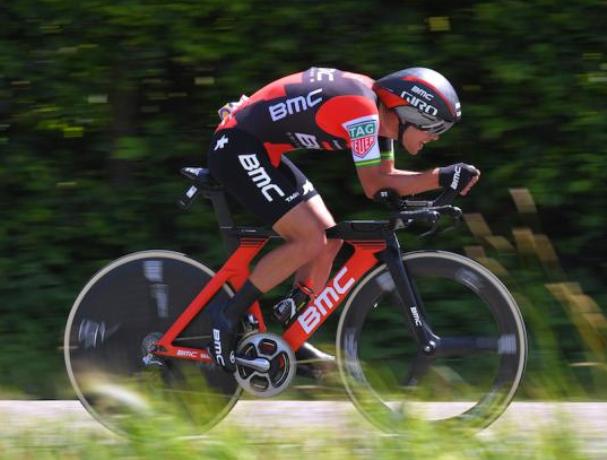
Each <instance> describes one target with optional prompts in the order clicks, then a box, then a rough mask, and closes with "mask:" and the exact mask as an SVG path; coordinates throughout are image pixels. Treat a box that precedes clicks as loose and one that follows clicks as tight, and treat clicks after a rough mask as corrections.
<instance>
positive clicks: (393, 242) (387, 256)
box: [380, 232, 440, 355]
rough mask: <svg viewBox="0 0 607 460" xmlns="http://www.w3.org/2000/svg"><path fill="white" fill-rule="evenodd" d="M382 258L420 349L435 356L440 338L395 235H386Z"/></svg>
mask: <svg viewBox="0 0 607 460" xmlns="http://www.w3.org/2000/svg"><path fill="white" fill-rule="evenodd" d="M380 257H381V258H382V260H383V261H384V262H385V263H386V265H387V267H388V270H389V271H390V274H391V275H392V279H393V281H394V285H395V288H396V292H397V294H398V296H399V297H400V306H401V308H402V310H403V313H404V314H405V316H406V318H407V324H408V325H409V329H410V331H411V334H412V336H413V338H414V339H415V342H416V343H417V345H418V347H419V348H418V349H419V350H420V351H421V352H423V353H424V354H426V355H432V354H434V352H435V351H436V350H437V348H438V346H439V341H440V338H439V337H438V336H437V335H436V334H434V332H433V331H432V328H431V325H430V323H429V321H428V318H427V316H426V311H425V309H424V305H423V303H422V301H421V298H420V297H419V294H418V292H417V290H416V289H415V284H414V282H413V279H412V278H411V276H410V275H409V271H408V270H407V267H406V266H405V264H404V263H403V260H402V258H401V252H400V243H399V242H398V238H397V237H396V234H395V233H393V232H392V233H390V234H388V235H386V249H385V250H384V251H383V252H382V253H381V255H380Z"/></svg>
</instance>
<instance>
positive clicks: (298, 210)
mask: <svg viewBox="0 0 607 460" xmlns="http://www.w3.org/2000/svg"><path fill="white" fill-rule="evenodd" d="M327 215H328V216H329V217H330V214H329V211H328V210H327V209H326V207H325V206H324V203H323V202H322V200H321V199H320V197H319V196H316V197H314V198H312V199H310V200H308V201H303V202H301V203H299V204H298V205H297V206H295V207H294V208H293V209H291V210H290V211H288V212H287V213H286V214H285V215H284V216H283V217H281V218H280V219H279V220H278V221H277V222H276V223H275V224H274V226H273V227H272V228H273V229H274V231H275V232H276V233H278V234H279V235H280V236H282V237H283V238H284V240H285V243H284V244H283V245H281V246H279V247H278V248H276V249H275V250H273V251H271V252H269V253H268V254H266V255H265V256H264V257H263V258H261V259H260V260H259V262H258V263H257V265H256V266H255V269H254V270H253V272H252V273H251V276H250V278H249V280H250V281H251V282H252V283H253V284H254V285H255V286H257V287H258V288H259V290H260V291H262V292H266V291H269V290H270V289H272V288H273V287H275V286H276V285H278V284H279V283H281V282H282V281H284V280H285V279H287V278H288V277H289V276H291V275H292V274H293V273H294V272H295V271H296V270H297V269H298V268H300V267H302V266H304V265H309V266H310V268H313V267H314V263H313V262H311V261H313V260H316V259H319V260H322V261H326V260H327V257H326V256H325V253H326V252H329V253H330V254H334V253H335V252H334V247H335V244H333V243H332V242H331V243H330V242H329V241H328V240H327V237H326V235H325V230H326V229H327V228H328V226H327V223H326V221H327V219H326V216H327ZM331 220H332V219H331ZM329 226H330V225H329ZM331 260H332V258H331ZM310 268H308V269H307V270H306V271H307V273H310V272H311V270H310Z"/></svg>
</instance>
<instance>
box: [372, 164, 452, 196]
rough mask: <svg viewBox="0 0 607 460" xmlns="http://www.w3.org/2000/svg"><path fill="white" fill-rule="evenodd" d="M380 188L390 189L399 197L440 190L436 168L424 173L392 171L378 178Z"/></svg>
mask: <svg viewBox="0 0 607 460" xmlns="http://www.w3.org/2000/svg"><path fill="white" fill-rule="evenodd" d="M379 181H380V183H381V185H380V187H379V188H380V189H381V188H391V189H394V190H396V191H397V192H398V193H399V195H401V196H406V195H414V194H416V193H422V192H427V191H429V190H435V189H438V188H440V186H439V184H438V168H435V169H433V170H430V171H425V172H416V171H405V170H400V169H393V170H392V171H390V172H388V173H383V174H381V175H380V177H379Z"/></svg>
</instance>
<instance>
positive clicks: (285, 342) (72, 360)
mask: <svg viewBox="0 0 607 460" xmlns="http://www.w3.org/2000/svg"><path fill="white" fill-rule="evenodd" d="M182 173H183V174H184V175H185V176H186V177H187V178H188V179H189V180H190V181H191V184H190V186H189V188H188V190H187V192H186V193H185V194H184V196H183V197H182V198H181V200H180V204H181V205H182V207H184V208H187V207H189V206H190V205H191V203H192V202H193V200H194V199H195V198H196V197H197V196H198V195H200V194H202V195H203V196H204V197H206V198H208V199H210V200H211V202H212V204H213V207H214V210H215V215H216V217H217V219H218V222H219V227H220V231H221V234H222V236H223V239H224V242H225V243H226V245H227V247H229V248H230V251H231V255H230V256H229V258H228V259H227V261H226V262H225V264H224V265H223V266H222V267H221V268H220V269H219V271H217V272H214V271H213V270H212V269H211V268H209V267H208V266H206V265H204V264H202V263H200V262H198V261H196V260H194V259H192V258H190V257H187V256H185V255H183V254H180V253H177V252H172V251H164V250H151V251H142V252H136V253H133V254H129V255H126V256H124V257H122V258H119V259H118V260H116V261H114V262H112V263H110V264H109V265H108V266H106V267H105V268H103V269H102V270H100V271H99V272H98V273H97V274H95V275H94V276H93V277H92V279H91V280H90V281H89V282H88V283H87V284H86V286H85V287H84V288H83V290H82V291H81V292H80V294H79V295H78V297H77V299H76V301H75V302H74V305H73V307H72V310H71V312H70V315H69V318H68V321H67V325H66V330H65V339H64V353H65V363H66V367H67V372H68V375H69V378H70V381H71V383H72V385H73V387H74V389H75V392H76V394H77V395H78V398H79V399H80V401H81V402H82V404H83V405H84V407H85V408H86V409H87V410H88V411H89V412H90V413H91V414H92V415H93V416H94V417H96V418H97V419H98V420H99V421H101V422H102V423H103V424H105V425H106V426H108V427H109V428H111V429H113V430H115V431H118V432H125V431H126V428H125V426H127V425H128V423H129V421H132V420H133V418H135V419H137V418H138V417H141V416H146V417H147V416H154V415H158V414H164V415H166V414H167V411H173V410H174V411H176V413H177V414H178V415H180V416H183V415H185V416H186V417H187V420H188V421H189V422H188V423H190V422H191V424H192V426H193V427H194V429H195V430H196V431H198V432H204V431H205V430H207V429H209V428H210V427H212V426H213V425H215V424H216V423H218V422H219V421H220V420H221V419H222V418H223V417H224V416H225V415H226V414H227V413H228V412H229V411H230V409H231V408H232V407H233V406H234V404H235V403H236V402H237V400H238V399H239V397H240V396H241V393H242V391H243V389H244V390H245V391H246V392H248V393H250V394H252V395H254V396H256V397H270V396H275V395H278V394H279V393H281V392H283V391H284V390H286V389H287V388H288V387H289V385H290V384H291V382H292V381H293V378H294V375H295V373H296V368H297V364H298V363H297V362H296V358H295V354H294V352H295V351H296V350H298V348H299V347H301V346H302V344H303V343H304V342H305V341H307V340H308V339H309V338H310V337H311V336H312V335H313V334H314V332H315V331H316V330H317V329H318V328H319V327H320V326H321V325H322V324H323V323H324V322H325V321H326V320H327V318H328V317H329V316H330V315H331V314H332V313H334V312H335V311H336V310H337V308H338V307H339V306H340V305H341V304H342V303H343V302H345V306H344V308H343V309H342V310H341V315H340V318H339V325H338V328H337V338H336V359H337V367H338V369H339V373H340V376H341V378H342V380H343V384H344V386H345V388H346V390H347V393H348V395H349V396H350V398H351V399H352V401H353V402H354V404H355V406H356V407H357V408H358V409H359V410H360V412H361V413H362V414H363V415H365V416H366V417H367V418H368V419H369V420H370V421H371V422H373V423H374V424H375V425H377V426H378V427H380V428H381V429H383V430H385V431H388V432H399V431H402V430H405V429H406V427H407V422H408V421H411V420H415V419H417V418H418V417H419V418H424V419H429V420H431V421H432V423H437V424H454V425H456V426H463V427H470V428H482V427H485V426H487V425H489V424H490V423H491V422H493V421H494V420H495V419H496V418H497V417H498V416H499V415H500V414H501V413H502V412H503V411H504V410H505V409H506V407H507V406H508V404H509V403H510V401H511V400H512V398H513V397H514V394H515V392H516V390H517V388H518V386H519V384H520V382H521V378H522V376H523V372H524V368H525V363H526V357H527V335H526V332H525V326H524V322H523V319H522V316H521V313H520V311H519V308H518V306H517V304H516V302H515V300H514V298H513V297H512V295H511V294H510V293H509V291H508V289H507V288H506V287H505V286H504V285H503V284H502V283H501V282H500V280H498V278H497V277H496V276H495V275H494V274H492V273H491V272H490V271H489V270H488V269H487V268H485V267H484V266H483V265H481V264H479V263H477V262H475V261H473V260H471V259H469V258H467V257H464V256H462V255H459V254H456V253H452V252H446V251H435V250H432V251H428V250H423V251H414V252H404V253H403V252H402V251H401V248H400V245H399V240H398V239H397V237H396V232H397V231H399V230H404V229H410V228H412V226H413V224H416V223H425V224H428V225H429V226H431V229H430V230H429V232H427V233H435V232H436V231H437V230H438V224H439V220H440V219H441V218H449V219H451V220H452V222H458V221H459V220H461V216H462V212H461V210H460V209H459V208H457V207H455V206H453V205H452V204H451V202H452V201H453V199H454V198H455V197H456V194H455V193H454V192H453V191H447V192H443V194H442V195H440V196H439V197H438V198H437V199H435V200H433V201H420V200H417V201H414V200H407V199H401V198H400V197H395V196H394V194H393V193H392V192H390V191H382V193H380V199H381V200H383V201H384V202H385V203H386V204H389V205H390V207H391V211H390V213H389V215H388V216H387V218H385V219H381V220H365V221H343V222H341V223H339V224H337V225H336V226H335V227H332V228H330V229H328V230H327V237H328V238H339V239H342V240H344V241H345V243H347V245H346V246H350V250H351V255H350V256H349V258H348V259H347V260H346V262H345V263H344V264H343V266H341V267H339V268H336V269H334V271H333V273H334V274H333V277H332V278H331V279H330V280H329V281H328V283H327V284H326V287H325V288H324V289H323V290H322V291H321V292H320V294H319V295H318V296H317V297H316V298H315V299H313V300H311V301H310V303H309V304H308V305H307V306H305V307H303V308H302V309H300V310H299V312H298V314H297V316H296V317H295V318H294V319H293V320H292V321H291V322H290V323H289V324H288V326H287V327H286V329H285V330H284V332H283V333H282V335H279V334H274V333H271V332H269V331H268V327H267V324H266V321H265V318H264V315H263V313H262V309H261V307H260V304H259V302H255V303H254V304H252V305H251V307H250V309H249V311H248V314H247V315H246V318H245V319H243V321H242V324H241V328H240V335H239V342H238V345H237V353H236V357H237V358H236V359H237V370H236V372H235V373H234V374H233V375H232V374H229V373H226V372H225V371H223V370H222V369H221V368H219V367H218V366H216V365H215V364H214V362H213V360H212V358H211V356H210V354H209V351H208V346H209V344H210V342H211V323H212V319H213V314H214V311H216V309H217V308H220V307H221V306H222V305H223V304H224V303H225V302H226V300H227V299H228V298H229V297H231V296H232V295H233V294H234V291H236V290H238V289H239V288H240V287H241V286H242V285H243V284H244V282H245V281H246V280H247V278H248V276H249V266H250V264H251V261H252V260H253V259H254V258H255V256H257V255H258V254H259V253H260V251H261V250H262V248H263V247H264V245H266V243H267V242H268V241H269V240H271V239H273V238H278V236H277V235H276V234H274V233H273V232H272V231H270V230H268V229H264V228H256V227H243V226H236V225H234V222H233V219H232V215H231V213H230V210H229V207H228V204H227V201H226V195H225V192H224V190H223V189H222V188H221V186H220V185H219V184H218V183H216V182H215V181H214V180H213V179H212V177H211V176H210V174H209V173H208V170H206V169H204V168H183V169H182ZM436 403H439V404H436Z"/></svg>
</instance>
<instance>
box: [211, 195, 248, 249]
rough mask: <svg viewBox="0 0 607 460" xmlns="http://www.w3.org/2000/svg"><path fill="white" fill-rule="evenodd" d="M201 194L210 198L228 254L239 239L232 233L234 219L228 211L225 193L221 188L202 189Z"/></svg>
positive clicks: (234, 247) (235, 246)
mask: <svg viewBox="0 0 607 460" xmlns="http://www.w3.org/2000/svg"><path fill="white" fill-rule="evenodd" d="M202 194H203V196H204V197H205V198H207V199H209V200H211V204H212V205H213V211H214V213H215V218H216V219H217V223H218V225H219V231H220V233H221V239H222V240H223V245H224V247H225V249H226V251H227V253H228V255H230V254H232V252H234V250H235V249H236V248H237V247H238V244H239V240H238V238H237V237H236V236H234V235H233V234H232V229H233V227H234V219H233V218H232V213H231V212H230V207H229V205H228V200H227V198H226V194H225V192H224V191H223V190H204V191H203V192H202Z"/></svg>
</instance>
